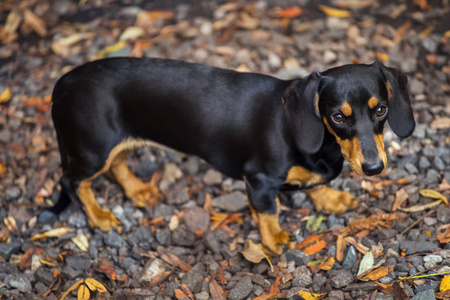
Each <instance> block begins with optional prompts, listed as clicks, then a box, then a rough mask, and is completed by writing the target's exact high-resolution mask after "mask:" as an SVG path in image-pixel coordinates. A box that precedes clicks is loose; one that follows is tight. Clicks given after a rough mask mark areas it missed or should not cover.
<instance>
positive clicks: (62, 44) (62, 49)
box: [50, 32, 95, 57]
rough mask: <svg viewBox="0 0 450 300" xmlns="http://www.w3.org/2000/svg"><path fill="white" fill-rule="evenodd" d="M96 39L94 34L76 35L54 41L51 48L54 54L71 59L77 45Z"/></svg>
mask: <svg viewBox="0 0 450 300" xmlns="http://www.w3.org/2000/svg"><path fill="white" fill-rule="evenodd" d="M94 37H95V34H94V33H92V32H81V33H74V34H72V35H69V36H66V37H63V38H60V39H59V40H56V41H54V42H53V43H52V44H51V45H50V47H51V48H52V50H53V52H54V53H56V54H58V55H60V56H62V57H69V56H70V55H71V49H72V47H73V46H74V45H75V44H77V43H79V42H81V41H84V40H89V39H92V38H94Z"/></svg>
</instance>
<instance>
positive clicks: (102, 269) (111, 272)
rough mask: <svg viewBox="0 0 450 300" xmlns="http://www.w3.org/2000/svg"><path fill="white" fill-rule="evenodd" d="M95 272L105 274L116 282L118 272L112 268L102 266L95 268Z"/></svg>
mask: <svg viewBox="0 0 450 300" xmlns="http://www.w3.org/2000/svg"><path fill="white" fill-rule="evenodd" d="M95 270H96V271H97V272H99V273H103V274H105V275H106V276H107V277H108V278H109V279H111V280H116V277H117V273H116V270H114V269H113V268H112V267H111V266H107V265H100V266H99V267H97V268H95Z"/></svg>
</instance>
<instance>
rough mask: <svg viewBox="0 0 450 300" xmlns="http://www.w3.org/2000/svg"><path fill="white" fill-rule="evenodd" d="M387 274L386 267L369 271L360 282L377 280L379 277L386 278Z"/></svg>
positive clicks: (387, 269)
mask: <svg viewBox="0 0 450 300" xmlns="http://www.w3.org/2000/svg"><path fill="white" fill-rule="evenodd" d="M388 274H389V268H388V267H381V268H378V269H375V270H372V271H370V272H369V273H367V274H366V275H364V276H362V277H361V280H372V281H374V280H378V279H380V278H381V277H384V276H387V275H388Z"/></svg>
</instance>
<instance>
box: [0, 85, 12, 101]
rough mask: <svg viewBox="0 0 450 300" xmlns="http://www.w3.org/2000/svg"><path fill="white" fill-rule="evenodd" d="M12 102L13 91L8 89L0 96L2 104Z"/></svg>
mask: <svg viewBox="0 0 450 300" xmlns="http://www.w3.org/2000/svg"><path fill="white" fill-rule="evenodd" d="M9 100H11V89H10V88H6V90H4V91H3V92H2V93H1V94H0V103H5V102H8V101H9Z"/></svg>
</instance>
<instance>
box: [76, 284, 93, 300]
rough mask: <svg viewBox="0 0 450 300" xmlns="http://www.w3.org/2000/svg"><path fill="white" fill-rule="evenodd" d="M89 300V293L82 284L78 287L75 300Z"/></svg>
mask: <svg viewBox="0 0 450 300" xmlns="http://www.w3.org/2000/svg"><path fill="white" fill-rule="evenodd" d="M90 298H91V292H89V289H88V288H87V286H85V285H84V284H82V285H80V288H79V289H78V293H77V300H89V299H90Z"/></svg>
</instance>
